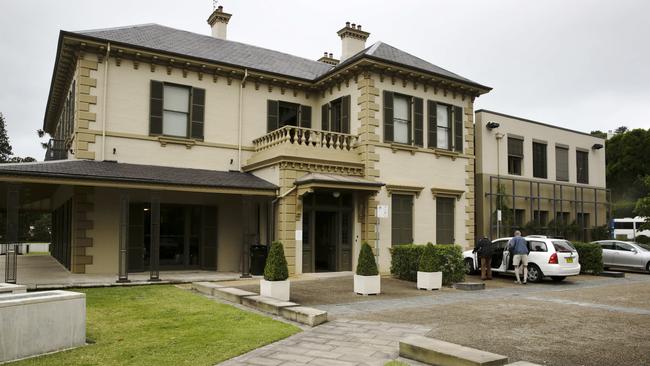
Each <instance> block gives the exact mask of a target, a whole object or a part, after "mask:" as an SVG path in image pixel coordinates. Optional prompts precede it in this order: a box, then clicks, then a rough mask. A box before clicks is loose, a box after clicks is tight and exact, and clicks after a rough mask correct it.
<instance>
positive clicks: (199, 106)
mask: <svg viewBox="0 0 650 366" xmlns="http://www.w3.org/2000/svg"><path fill="white" fill-rule="evenodd" d="M204 119H205V90H204V89H199V88H192V116H191V120H192V124H191V126H192V128H191V130H190V137H191V138H193V139H198V140H203V126H204Z"/></svg>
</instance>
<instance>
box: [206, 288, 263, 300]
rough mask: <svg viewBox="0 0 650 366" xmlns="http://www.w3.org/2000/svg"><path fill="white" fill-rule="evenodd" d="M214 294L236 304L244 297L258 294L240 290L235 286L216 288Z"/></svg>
mask: <svg viewBox="0 0 650 366" xmlns="http://www.w3.org/2000/svg"><path fill="white" fill-rule="evenodd" d="M212 295H213V296H215V297H218V298H221V299H224V300H227V301H230V302H234V303H236V304H241V303H242V298H244V297H247V296H255V295H257V294H256V293H254V292H250V291H244V290H240V289H238V288H233V287H221V288H214V289H213V292H212Z"/></svg>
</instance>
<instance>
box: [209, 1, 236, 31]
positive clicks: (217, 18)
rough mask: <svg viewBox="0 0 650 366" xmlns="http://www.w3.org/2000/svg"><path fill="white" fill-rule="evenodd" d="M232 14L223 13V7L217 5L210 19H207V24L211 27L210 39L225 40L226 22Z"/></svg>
mask: <svg viewBox="0 0 650 366" xmlns="http://www.w3.org/2000/svg"><path fill="white" fill-rule="evenodd" d="M231 16H232V14H228V13H224V12H223V6H221V5H219V6H218V7H217V8H216V9H214V11H213V12H212V14H210V17H209V18H208V24H210V27H212V37H214V38H219V39H226V31H227V29H228V21H229V20H230V17H231Z"/></svg>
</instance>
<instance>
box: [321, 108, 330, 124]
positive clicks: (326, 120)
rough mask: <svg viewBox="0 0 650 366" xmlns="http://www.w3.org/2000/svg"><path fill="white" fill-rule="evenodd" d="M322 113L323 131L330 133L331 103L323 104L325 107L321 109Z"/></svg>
mask: <svg viewBox="0 0 650 366" xmlns="http://www.w3.org/2000/svg"><path fill="white" fill-rule="evenodd" d="M320 111H321V117H320V124H321V130H323V131H329V130H330V104H329V103H325V104H323V106H322V107H321V108H320Z"/></svg>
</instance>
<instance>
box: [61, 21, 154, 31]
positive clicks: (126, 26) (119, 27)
mask: <svg viewBox="0 0 650 366" xmlns="http://www.w3.org/2000/svg"><path fill="white" fill-rule="evenodd" d="M148 25H158V26H161V27H164V25H160V24H158V23H141V24H131V25H121V26H117V27H108V28H94V29H83V30H75V31H68V32H71V33H92V32H105V31H111V30H119V29H128V28H136V27H143V26H148Z"/></svg>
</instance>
